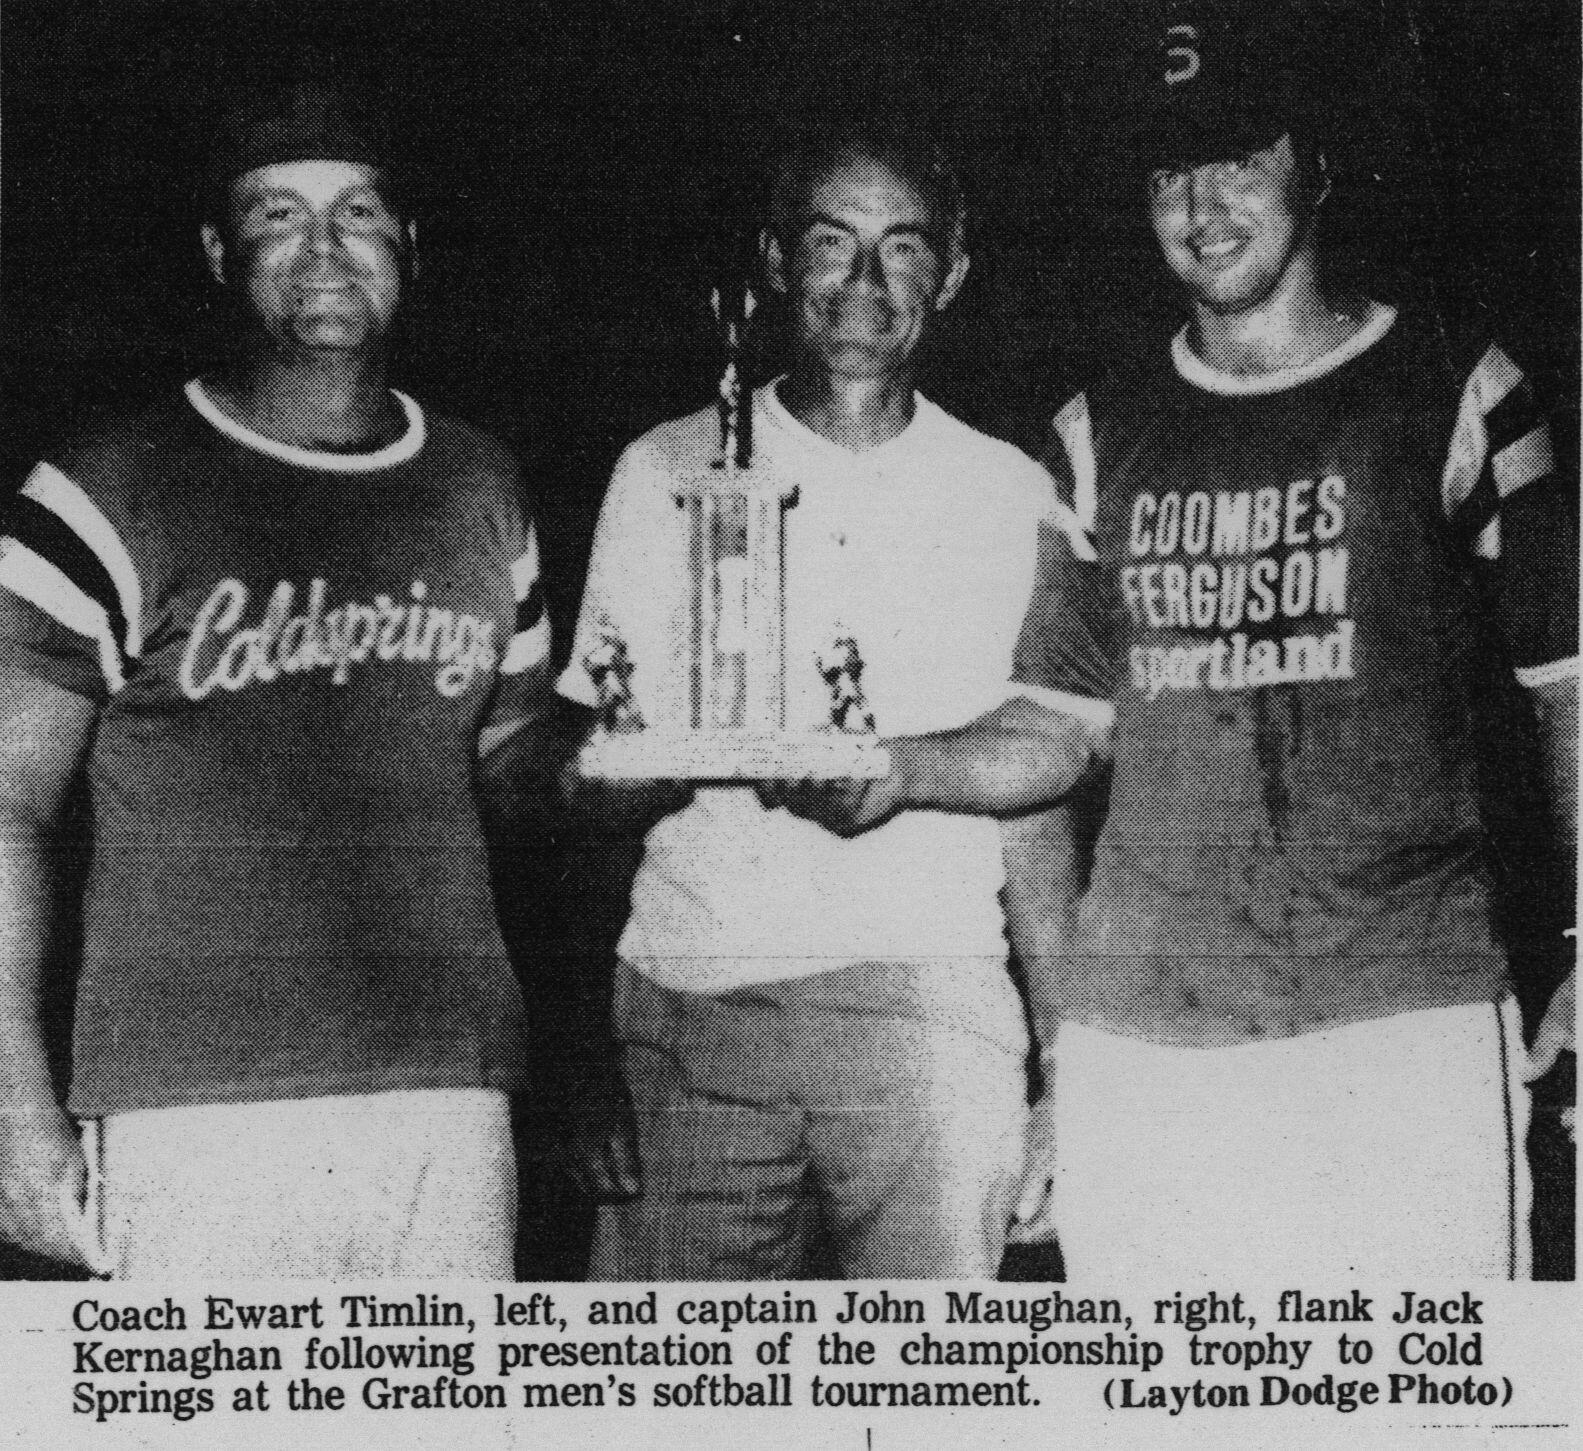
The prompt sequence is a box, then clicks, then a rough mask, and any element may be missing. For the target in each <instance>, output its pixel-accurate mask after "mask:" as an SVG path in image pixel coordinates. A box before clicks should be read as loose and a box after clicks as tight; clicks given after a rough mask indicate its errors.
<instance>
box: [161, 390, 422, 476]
mask: <svg viewBox="0 0 1583 1451" xmlns="http://www.w3.org/2000/svg"><path fill="white" fill-rule="evenodd" d="M184 391H185V392H186V395H187V401H188V402H189V403H191V404H192V406H193V407H194V408H196V409H197V410H198V412H199V413H201V414H202V415H203V417H204V418H205V419H207V420H208V421H209V422H210V423H212V424H213V425H214V426H215V427H216V428H218V429H219V430H220V432H221V433H223V434H225V436H226V437H227V438H230V439H234V440H235V441H236V442H237V443H240V444H242V445H244V446H245V447H247V448H250V449H253V450H254V451H255V452H257V453H262V454H268V455H269V457H270V458H277V459H280V460H281V461H282V462H284V463H289V464H296V465H297V466H298V467H299V468H305V469H323V470H325V471H326V472H328V473H337V474H367V473H373V472H374V471H375V470H376V469H388V468H391V467H393V466H394V465H396V464H402V463H406V461H407V460H408V459H410V458H412V457H413V456H414V455H416V454H417V452H418V450H419V449H421V448H422V447H423V441H424V439H425V438H426V437H427V436H428V425H427V424H426V423H425V422H424V418H423V410H422V409H421V408H419V407H418V405H417V404H416V403H415V402H414V401H413V400H412V399H411V398H409V397H407V395H406V394H405V393H401V392H398V391H397V390H396V389H394V388H392V389H391V390H390V394H391V397H393V398H394V399H395V400H396V402H397V403H399V404H400V405H401V411H402V412H403V413H404V414H405V415H406V419H407V428H406V432H405V433H403V434H402V435H401V437H400V438H398V439H397V440H396V441H395V442H394V443H387V444H386V445H385V446H384V448H381V449H376V450H375V451H374V452H373V453H332V452H330V451H329V450H326V449H316V448H298V447H297V446H296V445H295V444H291V443H282V442H281V441H280V440H279V439H277V438H270V437H269V436H268V435H267V434H263V433H259V432H258V431H257V430H256V429H252V428H249V427H248V426H247V425H246V424H245V423H239V422H238V421H237V420H236V419H234V418H232V417H231V415H230V414H229V413H226V412H224V411H222V410H221V409H220V408H219V407H217V406H216V404H215V402H214V400H213V399H212V398H210V397H209V395H208V393H207V392H205V391H204V386H203V384H202V382H200V381H199V380H198V379H197V378H194V379H193V380H192V381H191V382H190V383H188V384H187V386H186V389H185V390H184Z"/></svg>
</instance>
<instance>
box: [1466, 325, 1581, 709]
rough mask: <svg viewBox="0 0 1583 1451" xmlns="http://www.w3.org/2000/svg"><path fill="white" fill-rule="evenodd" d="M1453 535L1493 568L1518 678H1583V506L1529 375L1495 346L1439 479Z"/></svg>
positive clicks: (1527, 681)
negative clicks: (1581, 622) (1581, 649)
mask: <svg viewBox="0 0 1583 1451" xmlns="http://www.w3.org/2000/svg"><path fill="white" fill-rule="evenodd" d="M1441 502H1442V504H1443V506H1444V508H1445V513H1446V518H1447V520H1448V521H1449V522H1450V525H1451V529H1452V533H1453V535H1454V537H1455V538H1456V539H1457V540H1458V541H1459V542H1460V543H1461V544H1462V545H1463V546H1464V547H1465V548H1467V549H1468V550H1470V551H1471V553H1472V554H1473V555H1474V556H1475V557H1476V558H1477V559H1479V560H1482V561H1484V562H1485V563H1486V564H1487V565H1488V566H1489V567H1490V569H1491V571H1492V573H1493V577H1494V580H1495V587H1496V594H1497V598H1498V601H1499V609H1500V616H1501V626H1502V629H1503V631H1504V633H1505V636H1506V643H1507V648H1508V650H1509V652H1510V654H1511V658H1512V661H1513V664H1514V666H1515V668H1516V673H1517V678H1518V680H1520V681H1521V682H1522V683H1523V684H1524V685H1527V686H1530V687H1533V686H1541V685H1546V684H1551V683H1553V682H1555V681H1558V680H1564V679H1567V678H1569V677H1572V676H1575V675H1576V674H1577V673H1578V609H1577V595H1578V553H1577V535H1578V500H1577V487H1576V481H1575V480H1568V479H1567V478H1565V477H1563V474H1562V471H1561V470H1560V469H1559V468H1558V467H1557V456H1556V449H1555V445H1554V441H1553V439H1552V438H1551V434H1550V424H1549V421H1548V419H1547V418H1546V417H1545V415H1544V413H1543V411H1542V410H1541V408H1540V406H1539V403H1538V401H1537V400H1536V398H1535V396H1534V390H1533V386H1532V384H1531V383H1530V381H1529V380H1528V378H1527V377H1526V376H1525V375H1524V374H1523V371H1522V369H1521V368H1520V367H1519V366H1518V365H1517V364H1516V363H1515V362H1513V361H1512V359H1511V358H1510V357H1509V356H1508V355H1507V354H1506V353H1505V352H1504V351H1503V350H1502V349H1501V348H1500V347H1499V346H1496V345H1494V344H1492V345H1491V346H1490V347H1489V348H1487V349H1486V350H1485V352H1484V354H1483V356H1482V357H1481V358H1480V359H1479V361H1478V363H1477V365H1476V366H1475V367H1474V369H1473V371H1472V373H1470V374H1469V376H1468V379H1467V382H1466V384H1465V385H1464V387H1463V389H1462V396H1461V399H1460V401H1459V404H1458V409H1457V419H1456V425H1455V427H1454V429H1453V431H1452V437H1451V447H1450V449H1449V452H1448V454H1447V457H1446V463H1445V469H1444V472H1443V473H1442V475H1441Z"/></svg>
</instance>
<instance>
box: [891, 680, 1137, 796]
mask: <svg viewBox="0 0 1583 1451" xmlns="http://www.w3.org/2000/svg"><path fill="white" fill-rule="evenodd" d="M887 745H888V746H889V748H890V750H891V754H892V758H893V760H894V762H895V769H896V772H897V774H898V775H899V776H900V777H901V790H902V794H903V797H904V799H905V802H906V805H907V806H909V807H913V808H922V809H927V810H934V811H961V812H969V813H974V814H980V815H989V816H1015V815H1018V814H1020V813H1022V812H1027V811H1036V810H1040V809H1042V808H1044V807H1048V806H1052V805H1054V804H1055V803H1057V802H1059V801H1061V800H1063V799H1064V798H1065V797H1066V796H1067V795H1069V794H1070V793H1071V791H1072V789H1073V788H1074V787H1075V786H1076V785H1077V784H1078V783H1079V782H1080V781H1082V780H1084V779H1085V778H1086V777H1087V776H1088V775H1089V774H1090V772H1091V771H1092V770H1093V769H1094V768H1095V767H1096V765H1098V764H1099V763H1100V762H1102V761H1103V760H1104V759H1105V758H1106V756H1107V753H1108V739H1107V736H1106V733H1105V732H1104V731H1103V730H1101V729H1099V728H1098V727H1096V726H1093V725H1090V724H1089V723H1087V722H1085V721H1082V720H1079V719H1078V718H1077V717H1075V716H1070V715H1062V714H1060V713H1058V712H1054V711H1050V710H1047V709H1045V708H1044V707H1043V706H1039V705H1036V704H1034V703H1033V702H1032V701H1029V700H1024V699H1021V698H1016V699H1013V700H1009V701H1007V702H1006V703H1005V704H1004V705H1002V706H1000V707H999V708H998V709H996V710H993V711H990V712H989V713H988V714H987V715H983V716H980V717H979V718H978V719H977V720H975V721H973V722H971V723H970V724H968V725H965V726H962V727H960V728H958V729H956V730H950V731H941V732H938V733H936V734H934V735H925V736H902V737H898V738H897V739H895V740H893V741H889V742H887Z"/></svg>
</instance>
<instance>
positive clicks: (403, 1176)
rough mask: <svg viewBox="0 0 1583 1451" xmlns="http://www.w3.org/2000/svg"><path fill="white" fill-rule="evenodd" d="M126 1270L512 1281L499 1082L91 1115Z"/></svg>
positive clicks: (103, 1213)
mask: <svg viewBox="0 0 1583 1451" xmlns="http://www.w3.org/2000/svg"><path fill="white" fill-rule="evenodd" d="M84 1127H85V1133H84V1145H85V1149H86V1150H87V1152H88V1156H89V1180H90V1204H89V1214H90V1222H91V1223H93V1222H96V1224H97V1228H98V1231H99V1233H100V1235H101V1236H102V1238H103V1248H104V1251H105V1255H104V1263H105V1265H106V1267H107V1268H109V1270H110V1272H111V1273H112V1274H113V1275H114V1277H115V1278H117V1279H156V1278H158V1279H199V1278H204V1279H211V1278H212V1279H222V1278H234V1279H376V1278H410V1279H433V1278H466V1279H510V1278H511V1275H512V1249H513V1241H514V1238H515V1233H516V1208H517V1184H516V1163H515V1159H514V1155H513V1152H512V1143H511V1122H510V1109H509V1106H508V1102H507V1099H506V1095H505V1094H503V1093H501V1092H499V1091H498V1090H495V1089H483V1088H479V1089H424V1090H414V1091H404V1092H396V1093H370V1094H346V1095H338V1096H334V1097H328V1098H306V1099H281V1100H276V1101H269V1102H262V1103H221V1104H204V1105H200V1106H197V1107H191V1108H163V1109H149V1110H143V1111H139V1112H135V1113H124V1114H114V1115H112V1116H111V1117H109V1118H106V1119H103V1120H100V1121H95V1122H92V1123H90V1124H87V1125H85V1126H84Z"/></svg>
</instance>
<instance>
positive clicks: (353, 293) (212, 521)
mask: <svg viewBox="0 0 1583 1451" xmlns="http://www.w3.org/2000/svg"><path fill="white" fill-rule="evenodd" d="M398 161H399V157H398V153H397V152H396V151H395V150H394V149H393V148H392V146H391V143H390V141H389V139H388V138H387V137H386V136H385V135H383V134H382V133H381V132H380V131H379V130H378V129H377V128H376V127H375V126H374V125H373V124H372V122H371V121H370V119H369V117H368V116H367V115H366V114H363V113H360V112H359V111H357V110H356V109H355V108H354V107H353V106H351V105H350V104H349V103H348V102H347V101H346V100H345V99H343V98H342V97H339V96H337V95H334V94H332V93H329V92H326V91H322V90H315V89H312V88H308V87H298V88H296V89H294V90H290V91H286V92H282V93H278V94H272V95H269V96H267V97H265V98H263V99H262V100H261V101H260V102H259V103H258V104H256V105H251V106H249V107H247V108H245V109H243V110H241V111H239V112H238V113H237V114H236V115H234V116H232V117H230V118H229V119H228V120H227V121H226V123H225V124H224V125H223V126H222V127H221V129H220V130H219V132H218V134H217V137H216V141H215V145H214V149H213V153H212V156H211V160H210V165H209V169H208V176H207V184H206V188H205V215H204V221H203V226H202V242H203V250H204V254H205V256H206V258H207V262H208V266H209V270H210V272H211V273H212V275H213V278H214V280H215V282H216V283H217V284H218V285H219V287H220V288H221V289H222V295H223V296H224V297H225V298H226V299H228V300H229V302H230V303H231V309H230V311H231V316H232V320H233V322H234V339H233V340H234V343H235V347H234V350H233V353H232V355H231V357H230V358H229V359H228V360H227V361H226V363H225V365H224V366H223V367H221V368H219V369H218V370H216V371H215V372H213V373H212V374H207V375H205V376H203V377H200V378H196V379H194V380H192V381H191V382H189V383H187V384H186V386H185V387H184V388H182V389H180V390H172V392H171V394H170V396H168V397H164V398H162V399H160V400H159V401H157V402H155V403H154V404H153V405H152V406H151V407H149V408H148V409H146V410H145V411H144V412H142V413H141V414H138V415H136V416H134V417H130V418H124V419H117V420H115V421H113V422H110V423H108V424H106V425H104V426H103V427H101V428H99V429H97V430H95V431H94V432H92V433H91V434H89V435H88V436H86V437H84V438H81V439H78V440H76V441H75V442H73V443H70V444H68V445H66V446H62V447H60V448H56V449H53V450H51V451H50V452H49V453H48V454H47V455H46V457H45V458H44V460H43V461H42V462H40V463H39V464H38V465H37V467H36V468H35V469H34V470H33V472H32V473H31V474H30V475H29V477H28V479H27V481H26V483H25V484H24V485H23V487H22V491H21V495H20V497H19V499H18V501H17V503H16V506H15V509H14V511H13V514H12V516H11V522H10V531H9V534H8V536H7V537H6V538H5V539H4V542H3V544H0V720H3V728H0V742H3V744H0V814H3V817H4V823H3V830H0V861H3V867H0V962H3V963H4V970H3V973H0V990H3V992H4V995H5V1001H4V1003H3V1005H0V1065H3V1066H0V1234H3V1235H4V1236H5V1237H6V1238H8V1239H10V1240H12V1241H13V1242H15V1243H17V1244H20V1245H22V1246H23V1247H25V1248H28V1249H31V1250H34V1251H35V1252H38V1253H42V1254H46V1255H50V1256H53V1257H55V1258H58V1259H61V1260H66V1261H72V1262H78V1263H82V1264H85V1265H88V1266H89V1267H91V1268H94V1269H96V1270H98V1271H100V1272H104V1273H111V1274H114V1275H117V1276H122V1277H152V1276H165V1277H187V1278H191V1277H200V1276H201V1277H221V1276H227V1275H229V1276H233V1277H244V1278H262V1277H275V1276H312V1277H338V1278H361V1277H372V1276H402V1277H418V1276H477V1277H507V1276H509V1275H510V1273H511V1251H512V1243H513V1237H514V1230H515V1196H516V1181H515V1166H514V1162H513V1155H512V1149H511V1139H510V1132H509V1126H508V1114H507V1107H506V1096H505V1095H506V1091H507V1090H508V1089H510V1088H511V1087H512V1086H513V1085H514V1084H515V1083H516V1081H517V1077H518V1074H519V1070H520V1061H519V1060H520V1055H521V1043H520V1034H521V1021H520V1018H521V1003H520V999H519V995H518V990H517V987H516V983H515V981H514V978H513V976H512V974H511V971H510V969H509V967H508V964H507V961H506V955H505V951H504V948H503V945H502V943H501V940H500V936H499V930H498V928H497V926H496V922H495V914H494V907H493V902H492V897H491V892H490V882H489V872H488V866H487V857H486V851H485V831H484V818H483V810H482V808H484V807H485V806H488V805H489V804H490V803H491V801H493V800H495V799H496V798H497V796H499V795H500V794H501V793H499V792H496V791H495V790H494V788H495V787H496V786H504V785H506V784H508V783H509V782H511V781H512V780H516V779H520V777H521V774H522V773H523V772H525V771H527V770H529V769H530V768H531V767H532V765H533V764H534V758H535V754H536V751H537V750H538V749H539V748H540V746H541V745H542V744H543V741H544V739H545V738H546V736H547V735H548V734H549V731H548V723H549V720H550V717H551V709H550V702H551V699H552V697H551V694H550V680H549V676H548V674H547V668H548V663H549V625H548V621H547V620H546V618H545V615H544V609H543V603H542V598H543V596H542V589H541V587H540V584H539V581H538V577H537V550H536V546H535V543H534V536H533V531H532V526H531V524H530V523H529V522H528V520H527V518H526V516H525V515H524V512H523V505H522V501H521V498H520V491H521V480H520V478H519V475H518V472H517V469H516V466H515V464H514V463H513V462H512V460H511V459H510V458H509V457H508V456H507V454H506V453H505V452H504V450H503V449H501V448H500V447H499V446H498V445H497V444H496V443H495V442H494V441H493V440H491V439H489V438H486V437H485V436H483V435H481V434H479V433H477V432H475V431H474V430H472V429H471V428H468V427H467V426H465V425H463V424H461V423H458V422H455V421H453V420H451V419H448V418H443V417H440V416H438V415H436V414H434V413H432V412H429V411H428V410H426V409H424V408H423V407H422V406H421V405H419V404H418V403H417V402H415V401H414V400H413V399H412V398H409V397H408V396H406V395H405V394H404V393H400V392H397V391H396V390H394V389H393V388H391V387H390V386H389V385H388V383H387V367H388V352H389V342H390V336H391V330H392V326H393V323H394V321H395V318H396V316H397V313H398V310H399V309H400V307H401V306H402V304H403V302H404V300H405V297H406V294H407V291H408V289H409V286H410V283H411V281H412V278H413V275H414V272H415V265H414V262H415V256H416V253H415V245H416V233H415V228H414V226H413V223H412V221H411V220H410V218H409V217H408V216H406V215H405V214H404V212H403V211H402V209H401V208H400V206H399V204H398V202H397V201H396V194H395V192H394V190H393V183H394V181H395V180H396V178H397V175H398ZM79 787H85V788H86V790H87V793H88V796H89V799H90V801H91V803H92V808H93V817H94V854H93V866H92V870H91V872H90V874H89V878H88V881H87V885H86V889H85V894H84V899H83V903H82V912H83V954H82V965H81V973H80V978H79V982H78V988H77V997H76V1019H75V1027H74V1043H73V1069H72V1080H71V1089H70V1096H69V1099H68V1102H67V1104H66V1105H65V1108H64V1109H63V1108H62V1107H61V1106H60V1105H58V1104H57V1103H56V1101H55V1098H54V1096H53V1093H52V1092H51V1088H50V1081H49V1076H48V1072H47V1068H46V1066H45V1062H44V1056H43V1051H42V1046H41V1044H40V1041H39V1037H40V1035H39V1033H38V1030H37V1014H36V1002H37V994H38V988H39V978H40V975H41V970H42V965H43V962H44V958H45V950H46V943H47V941H48V938H49V933H50V927H51V919H52V912H51V902H52V895H51V893H52V886H51V879H50V873H51V867H52V860H53V849H52V840H53V838H52V832H53V831H54V829H55V827H56V824H57V823H58V821H59V819H60V812H61V807H62V803H63V802H64V801H65V800H66V799H67V798H68V796H69V795H70V794H71V793H72V792H73V791H74V790H76V789H78V788H79ZM68 1114H69V1115H70V1117H68ZM73 1119H75V1120H76V1121H77V1122H76V1123H75V1124H74V1123H73ZM79 1128H80V1132H81V1139H80V1141H79Z"/></svg>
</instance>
